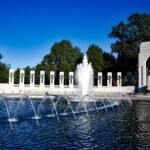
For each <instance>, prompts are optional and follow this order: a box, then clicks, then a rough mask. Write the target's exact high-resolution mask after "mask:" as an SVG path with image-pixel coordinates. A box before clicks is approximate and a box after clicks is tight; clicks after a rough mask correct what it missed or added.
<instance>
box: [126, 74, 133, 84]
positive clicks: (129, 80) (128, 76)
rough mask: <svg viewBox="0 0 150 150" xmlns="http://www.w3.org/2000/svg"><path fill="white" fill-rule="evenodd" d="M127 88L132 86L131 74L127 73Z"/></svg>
mask: <svg viewBox="0 0 150 150" xmlns="http://www.w3.org/2000/svg"><path fill="white" fill-rule="evenodd" d="M127 80H128V83H127V84H128V86H130V85H132V72H127Z"/></svg>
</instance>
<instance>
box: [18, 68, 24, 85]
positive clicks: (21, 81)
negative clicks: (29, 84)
mask: <svg viewBox="0 0 150 150" xmlns="http://www.w3.org/2000/svg"><path fill="white" fill-rule="evenodd" d="M24 78H25V72H24V70H20V79H19V81H20V82H19V87H24Z"/></svg>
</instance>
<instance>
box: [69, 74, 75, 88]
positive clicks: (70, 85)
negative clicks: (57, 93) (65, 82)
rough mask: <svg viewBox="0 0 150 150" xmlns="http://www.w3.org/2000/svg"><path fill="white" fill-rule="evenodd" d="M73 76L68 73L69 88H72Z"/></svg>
mask: <svg viewBox="0 0 150 150" xmlns="http://www.w3.org/2000/svg"><path fill="white" fill-rule="evenodd" d="M73 79H74V76H73V72H69V88H73V83H74V80H73Z"/></svg>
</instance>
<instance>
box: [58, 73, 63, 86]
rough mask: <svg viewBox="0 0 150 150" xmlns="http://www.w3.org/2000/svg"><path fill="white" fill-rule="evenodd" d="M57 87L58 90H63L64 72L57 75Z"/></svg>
mask: <svg viewBox="0 0 150 150" xmlns="http://www.w3.org/2000/svg"><path fill="white" fill-rule="evenodd" d="M59 86H60V88H64V72H60V73H59Z"/></svg>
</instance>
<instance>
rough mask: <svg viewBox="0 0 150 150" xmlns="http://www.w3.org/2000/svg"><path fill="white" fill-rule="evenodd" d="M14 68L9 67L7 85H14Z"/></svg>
mask: <svg viewBox="0 0 150 150" xmlns="http://www.w3.org/2000/svg"><path fill="white" fill-rule="evenodd" d="M14 72H15V71H14V69H9V86H10V87H13V86H14Z"/></svg>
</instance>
